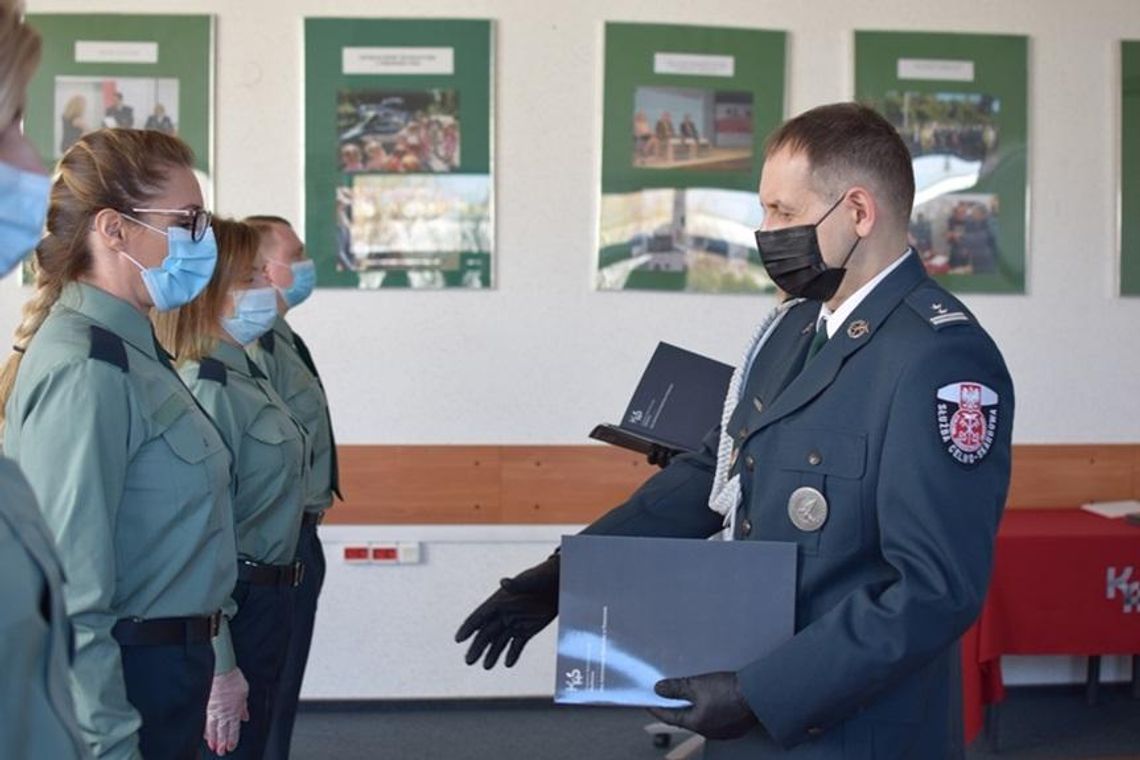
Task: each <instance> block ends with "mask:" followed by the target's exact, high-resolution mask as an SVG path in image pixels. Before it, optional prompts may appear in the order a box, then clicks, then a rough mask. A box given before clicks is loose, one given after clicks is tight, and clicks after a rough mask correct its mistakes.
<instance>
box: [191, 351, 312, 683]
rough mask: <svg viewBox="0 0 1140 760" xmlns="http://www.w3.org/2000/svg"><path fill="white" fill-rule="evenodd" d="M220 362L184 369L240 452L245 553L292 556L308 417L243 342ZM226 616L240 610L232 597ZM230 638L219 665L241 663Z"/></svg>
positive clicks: (277, 560)
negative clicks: (301, 416) (293, 407)
mask: <svg viewBox="0 0 1140 760" xmlns="http://www.w3.org/2000/svg"><path fill="white" fill-rule="evenodd" d="M210 359H213V360H214V362H213V363H210V362H207V363H206V366H205V367H203V363H201V362H196V361H187V362H185V363H183V364H182V365H180V366H179V368H178V372H179V374H181V375H182V379H183V380H184V381H185V382H186V385H187V387H189V388H190V390H191V392H193V394H194V396H195V397H196V398H197V399H198V402H199V403H200V404H201V405H202V408H203V409H205V410H206V412H207V413H208V414H209V415H210V416H211V417H213V419H214V422H215V423H217V426H218V430H219V431H220V432H221V434H222V438H224V439H225V441H226V443H227V444H228V445H229V448H230V451H232V452H233V455H234V462H235V466H234V470H235V472H234V497H233V514H234V522H235V528H236V532H237V550H238V556H239V557H240V558H242V559H248V560H251V561H253V562H260V563H262V564H266V565H284V564H288V563H290V562H292V561H293V559H294V558H295V556H296V552H297V536H298V534H299V533H300V532H301V515H302V513H303V511H304V506H305V505H304V495H305V488H306V485H307V483H306V478H307V477H308V463H309V462H308V460H309V449H308V442H307V440H306V438H307V437H306V434H305V432H304V428H303V427H302V425H301V423H300V422H298V421H297V420H296V419H294V417H293V415H292V414H291V413H290V412H289V408H288V407H287V406H286V405H285V402H284V401H282V400H281V398H280V397H279V396H278V395H277V392H276V391H274V390H273V387H272V386H271V385H270V384H269V380H268V379H267V378H266V377H265V375H264V374H262V372H261V370H259V369H258V368H257V366H256V365H255V364H254V363H253V361H252V360H251V359H250V358H249V357H248V356H246V354H245V352H244V351H242V350H241V349H240V348H238V347H237V346H232V345H230V344H228V343H223V342H221V341H219V342H218V345H217V346H216V347H215V348H214V350H213V351H211V352H210ZM223 611H224V612H225V617H226V618H227V619H232V618H233V616H234V615H235V614H237V605H236V603H234V601H233V599H232V598H231V599H229V600H227V603H226V604H225V606H224V607H223ZM229 643H230V642H229V639H228V638H226V637H222V636H219V637H218V638H217V639H215V647H214V653H215V663H214V670H215V672H218V673H224V672H226V671H228V670H231V669H232V668H233V667H234V666H235V664H237V663H236V662H235V660H234V653H233V649H232V647H230V646H229Z"/></svg>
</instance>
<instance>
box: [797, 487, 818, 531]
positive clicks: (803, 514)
mask: <svg viewBox="0 0 1140 760" xmlns="http://www.w3.org/2000/svg"><path fill="white" fill-rule="evenodd" d="M788 518H789V519H790V520H791V521H792V525H795V526H796V527H797V528H799V529H800V530H802V531H803V532H805V533H811V532H812V531H816V530H819V529H820V528H822V527H823V524H824V523H825V522H827V499H826V498H825V497H824V495H823V494H822V493H820V492H819V491H817V490H816V489H814V488H811V487H809V486H804V487H803V488H797V489H796V490H795V491H792V496H791V498H789V499H788Z"/></svg>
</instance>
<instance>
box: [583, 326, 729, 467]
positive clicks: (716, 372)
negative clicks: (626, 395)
mask: <svg viewBox="0 0 1140 760" xmlns="http://www.w3.org/2000/svg"><path fill="white" fill-rule="evenodd" d="M731 379H732V367H730V366H729V365H727V364H722V363H721V362H718V361H716V360H715V359H710V358H708V357H707V356H701V355H700V354H695V353H693V352H692V351H686V350H685V349H683V348H678V347H676V346H673V345H670V344H668V343H658V344H657V350H656V351H654V352H653V357H652V358H651V359H650V360H649V364H648V365H647V366H646V367H645V371H644V372H643V373H642V374H641V380H640V381H639V382H638V384H637V390H635V391H634V392H633V398H631V399H630V401H629V406H628V407H626V410H625V415H624V416H623V417H622V420H621V423H619V424H617V425H610V424H604V425H598V426H597V427H595V428H594V430H593V431H592V432H591V433H590V437H591V438H596V439H597V440H600V441H605V442H606V443H612V444H614V445H615V446H621V447H623V448H627V449H632V450H633V451H639V452H641V453H642V454H648V453H649V451H650V450H651V449H652V448H653V447H654V446H657V447H660V448H664V449H667V450H669V451H670V452H672V453H678V452H684V451H696V450H697V449H698V448H700V444H701V439H702V438H704V436H705V434H706V433H708V432H709V430H711V429H712V428H713V427H715V426H716V425H718V424H720V416H721V410H722V409H723V408H724V395H725V393H726V392H727V390H728V383H729V380H731Z"/></svg>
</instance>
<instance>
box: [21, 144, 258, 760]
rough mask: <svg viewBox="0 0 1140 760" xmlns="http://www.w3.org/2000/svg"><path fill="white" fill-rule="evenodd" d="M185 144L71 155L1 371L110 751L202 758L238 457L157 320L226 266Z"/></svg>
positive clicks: (229, 556) (104, 745)
mask: <svg viewBox="0 0 1140 760" xmlns="http://www.w3.org/2000/svg"><path fill="white" fill-rule="evenodd" d="M192 166H193V156H192V155H191V152H190V149H189V148H188V147H187V146H186V145H185V144H184V143H182V142H181V141H180V140H178V139H177V138H174V137H170V136H168V135H165V134H162V133H159V132H147V131H139V130H126V129H103V130H99V131H96V132H91V133H89V134H86V135H84V136H83V137H81V138H80V139H79V140H78V141H77V142H76V143H75V144H74V145H72V146H71V147H70V148H69V149H68V151H67V152H66V153H65V154H64V156H63V158H62V159H61V160H60V163H59V166H58V168H57V170H56V175H55V179H54V181H53V183H52V186H51V199H50V204H49V206H48V212H47V231H46V236H45V237H44V238H43V239H42V240H41V241H40V242H39V245H38V246H37V248H36V254H35V269H36V291H35V294H34V295H33V296H32V298H31V300H30V301H29V302H28V304H27V305H26V306H25V308H24V318H23V321H22V322H21V323H20V325H19V327H17V329H16V335H15V341H14V346H13V348H14V353H13V354H12V356H11V357H10V358H9V359H8V362H7V364H6V365H5V366H4V368H3V370H2V371H0V409H2V410H3V417H4V451H5V453H6V454H7V455H8V456H10V457H12V458H13V459H15V460H16V462H17V463H18V464H19V465H20V467H21V468H22V469H23V471H24V474H25V475H26V476H27V479H28V482H29V483H30V484H31V487H32V491H33V492H34V493H35V496H36V498H37V500H38V501H39V506H40V509H41V511H42V513H43V516H44V519H45V522H46V523H47V526H48V528H49V530H50V531H51V534H52V536H53V537H54V539H55V542H56V545H57V548H58V552H59V556H60V560H61V562H62V564H63V569H64V571H65V573H66V577H67V579H68V582H67V585H66V588H65V600H66V605H67V612H68V615H69V616H70V620H71V623H72V626H73V628H74V630H75V656H74V660H73V664H72V696H73V697H74V700H75V708H76V713H77V715H78V718H79V725H80V727H81V728H82V730H83V734H84V737H85V739H86V740H87V743H88V745H89V746H90V748H91V749H92V751H93V752H94V754H95V755H96V756H97V757H100V758H104V757H105V758H127V759H129V760H137V759H138V758H142V757H145V758H147V760H153V759H159V758H161V759H166V758H172V759H173V758H195V757H197V753H198V748H199V746H200V743H201V737H202V732H203V730H204V727H205V719H206V703H207V700H208V698H209V694H210V686H211V681H212V676H213V670H214V654H213V648H212V646H211V641H212V639H213V637H214V635H215V634H216V633H217V631H218V621H219V613H218V610H219V608H220V607H221V605H222V603H223V602H224V601H225V599H226V597H227V596H228V594H229V592H230V590H231V589H232V588H233V585H234V581H235V578H236V570H235V565H236V561H237V558H236V555H235V550H234V532H233V517H232V514H231V511H230V464H231V458H230V453H229V451H228V449H227V447H226V445H225V443H224V441H223V440H222V437H221V436H220V434H219V433H218V430H217V428H216V427H215V426H214V424H213V422H212V421H211V420H210V419H209V417H207V416H206V414H205V413H204V412H203V411H202V410H201V409H200V408H199V406H198V405H197V403H196V402H195V400H194V397H193V396H192V395H191V394H190V391H189V390H187V388H186V386H185V385H184V384H183V383H182V381H181V380H180V379H179V377H178V374H177V373H176V372H175V371H174V368H173V367H172V366H171V364H170V359H169V357H168V356H167V355H166V353H165V352H164V351H162V349H161V348H160V346H159V344H158V341H157V340H156V339H155V336H154V331H153V329H152V328H151V324H150V322H149V320H148V318H147V315H148V313H149V311H150V310H151V309H157V310H160V311H162V310H169V309H173V308H176V307H178V306H181V305H183V304H185V303H187V302H188V301H190V300H191V299H192V298H194V297H195V296H196V295H197V294H198V293H199V292H200V291H201V290H202V288H204V287H205V285H206V282H207V281H208V280H209V279H210V275H211V273H212V272H213V269H214V262H215V259H216V255H217V249H216V246H215V244H214V237H213V233H212V231H211V229H210V224H209V221H210V215H209V213H208V212H207V211H205V210H204V209H203V208H202V194H201V191H200V190H199V187H198V184H197V182H196V180H195V179H194V174H193V172H192V169H191V167H192Z"/></svg>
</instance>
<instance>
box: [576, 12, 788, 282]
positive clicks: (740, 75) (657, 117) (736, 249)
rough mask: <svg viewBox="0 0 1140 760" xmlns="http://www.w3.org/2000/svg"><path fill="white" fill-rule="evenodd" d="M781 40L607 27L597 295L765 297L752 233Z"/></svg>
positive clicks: (755, 33)
mask: <svg viewBox="0 0 1140 760" xmlns="http://www.w3.org/2000/svg"><path fill="white" fill-rule="evenodd" d="M784 49H785V34H784V33H783V32H776V31H764V30H757V29H731V28H714V27H700V26H671V25H660V24H654V25H651V24H625V23H608V24H606V29H605V94H604V109H603V123H602V188H601V201H600V204H599V209H600V212H599V228H598V254H597V269H596V273H595V280H594V282H595V287H596V288H597V289H599V290H666V291H686V292H696V293H732V292H736V293H739V292H758V291H767V290H771V289H772V283H771V281H770V280H769V278H768V275H767V273H766V272H765V271H764V267H763V265H762V264H761V263H760V257H759V254H758V253H757V251H756V241H755V239H754V237H753V232H754V231H755V229H756V228H757V227H759V226H760V222H761V218H762V217H761V210H760V205H759V201H758V200H757V197H756V187H757V182H758V180H759V175H760V165H761V164H762V163H763V147H764V140H765V138H766V137H767V135H768V133H769V132H770V131H771V130H772V129H774V128H775V127H776V126H778V125H779V123H780V121H781V120H782V119H783V114H784Z"/></svg>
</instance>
